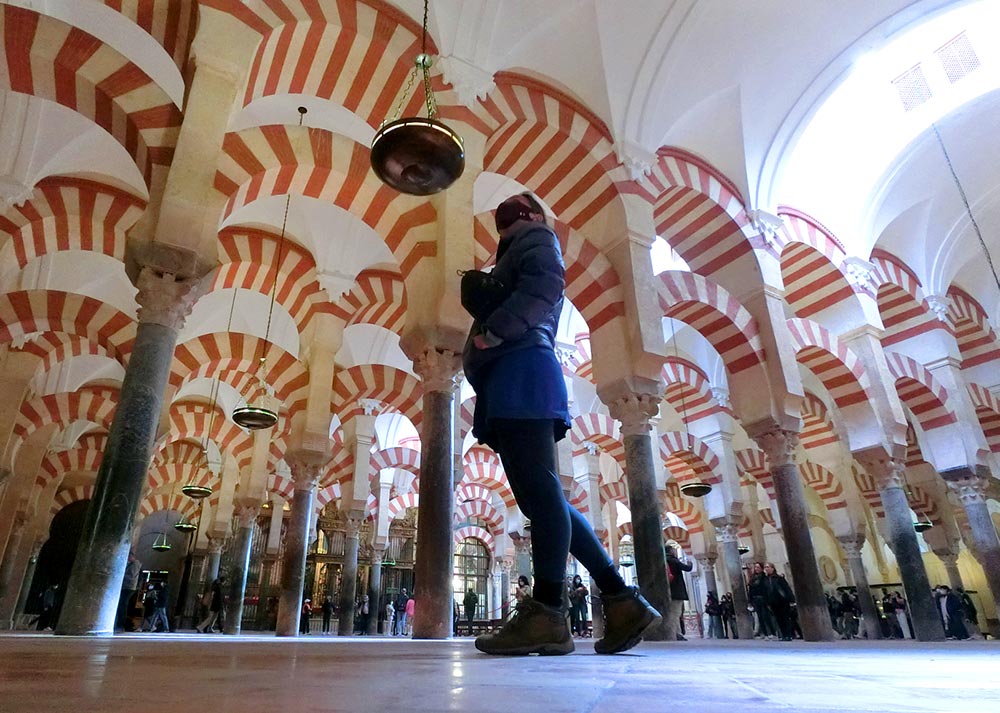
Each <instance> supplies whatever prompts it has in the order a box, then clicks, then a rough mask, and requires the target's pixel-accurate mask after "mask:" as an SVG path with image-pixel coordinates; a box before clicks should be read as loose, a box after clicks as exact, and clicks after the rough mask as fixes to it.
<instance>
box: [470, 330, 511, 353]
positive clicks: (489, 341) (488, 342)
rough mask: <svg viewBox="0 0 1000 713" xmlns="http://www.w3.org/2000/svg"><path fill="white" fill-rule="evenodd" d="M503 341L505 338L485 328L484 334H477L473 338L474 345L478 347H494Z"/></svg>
mask: <svg viewBox="0 0 1000 713" xmlns="http://www.w3.org/2000/svg"><path fill="white" fill-rule="evenodd" d="M502 343H503V340H502V339H500V337H498V336H496V335H495V334H491V333H490V332H489V331H486V330H483V333H482V334H477V335H476V336H474V337H473V338H472V345H473V346H474V347H475V348H476V349H492V348H493V347H497V346H500V345H501V344H502Z"/></svg>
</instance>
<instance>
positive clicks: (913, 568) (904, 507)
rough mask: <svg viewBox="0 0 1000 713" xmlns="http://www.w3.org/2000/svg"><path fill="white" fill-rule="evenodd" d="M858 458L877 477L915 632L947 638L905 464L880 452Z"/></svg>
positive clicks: (929, 637) (936, 638)
mask: <svg viewBox="0 0 1000 713" xmlns="http://www.w3.org/2000/svg"><path fill="white" fill-rule="evenodd" d="M858 460H859V461H861V464H862V465H863V466H864V467H865V469H866V470H867V471H868V473H869V475H871V476H872V477H873V478H874V479H875V485H876V487H877V488H878V491H879V498H881V500H882V509H883V510H884V511H885V521H886V525H887V526H888V531H889V543H888V544H889V547H890V549H892V551H893V554H895V556H896V564H897V565H898V566H899V573H900V577H901V578H902V580H903V590H904V591H905V594H906V600H907V602H908V603H909V606H910V620H911V621H912V622H913V635H914V637H915V638H916V639H917V640H919V641H942V640H944V628H943V627H942V626H941V615H940V613H939V612H938V608H937V606H936V605H935V602H934V595H933V594H932V593H931V584H930V580H929V579H928V578H927V570H926V569H925V568H924V559H923V556H922V555H921V554H920V545H919V544H918V542H917V533H916V532H915V531H914V529H913V514H912V513H911V512H910V504H909V502H907V500H906V492H905V491H904V489H903V488H904V485H905V481H904V477H903V476H904V473H905V470H906V466H905V464H904V463H903V462H902V461H900V460H896V459H894V458H889V457H888V456H887V455H886V454H885V453H884V451H883V452H881V454H880V453H869V454H858Z"/></svg>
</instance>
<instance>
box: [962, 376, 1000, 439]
mask: <svg viewBox="0 0 1000 713" xmlns="http://www.w3.org/2000/svg"><path fill="white" fill-rule="evenodd" d="M969 396H970V398H971V399H972V405H973V406H974V407H975V409H976V416H977V417H978V418H979V425H980V426H981V427H982V429H983V435H984V436H985V437H986V443H987V444H988V445H989V447H990V451H992V452H993V453H1000V398H997V397H996V396H994V395H993V393H992V392H991V391H990V390H989V389H987V388H986V387H985V386H981V385H979V384H969Z"/></svg>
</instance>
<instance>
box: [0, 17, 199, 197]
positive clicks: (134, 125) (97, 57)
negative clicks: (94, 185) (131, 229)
mask: <svg viewBox="0 0 1000 713" xmlns="http://www.w3.org/2000/svg"><path fill="white" fill-rule="evenodd" d="M0 34H2V35H3V37H4V38H5V42H4V45H5V49H6V52H5V53H4V55H3V56H0V86H6V87H9V88H10V90H11V91H13V92H17V93H20V94H29V95H31V96H35V97H38V98H40V99H46V100H48V101H52V102H55V103H57V104H61V105H62V106H65V107H67V108H69V109H72V110H73V111H76V112H78V113H79V114H81V115H82V116H84V117H85V118H87V119H89V120H91V121H93V122H94V123H95V124H97V125H98V126H100V127H101V128H102V129H104V130H105V131H107V132H108V133H109V134H111V136H112V137H114V138H115V139H116V140H117V141H118V143H120V144H121V145H122V146H123V147H124V148H125V150H126V151H127V152H128V153H129V155H130V156H131V157H132V158H133V160H134V161H135V163H136V166H137V167H138V169H139V172H140V173H142V175H143V177H144V178H145V180H146V184H147V185H149V183H150V180H151V178H152V171H153V166H154V165H161V166H168V165H170V162H171V160H172V159H173V155H174V146H175V145H176V143H177V135H178V133H179V131H180V124H181V112H180V110H179V109H178V108H177V107H176V106H175V105H174V103H173V101H171V99H170V97H169V96H168V95H167V94H166V92H164V91H163V89H161V88H160V87H159V86H158V85H157V84H156V83H155V82H154V81H153V80H152V79H150V78H149V76H147V75H146V73H145V72H143V71H142V70H141V69H140V68H139V67H138V66H136V65H135V64H133V63H132V62H130V61H129V60H128V59H127V58H125V57H124V56H122V55H121V54H119V53H118V52H117V51H116V50H114V49H112V48H111V47H109V46H108V45H106V44H104V43H103V42H102V41H101V40H99V39H97V38H96V37H93V36H92V35H90V34H88V33H86V32H84V31H83V30H81V29H79V28H76V27H73V26H71V25H68V24H66V23H64V22H61V21H60V20H57V19H55V18H53V17H49V16H47V15H42V14H39V13H37V12H33V11H32V10H28V9H25V8H22V7H14V6H12V5H4V6H3V8H2V11H0Z"/></svg>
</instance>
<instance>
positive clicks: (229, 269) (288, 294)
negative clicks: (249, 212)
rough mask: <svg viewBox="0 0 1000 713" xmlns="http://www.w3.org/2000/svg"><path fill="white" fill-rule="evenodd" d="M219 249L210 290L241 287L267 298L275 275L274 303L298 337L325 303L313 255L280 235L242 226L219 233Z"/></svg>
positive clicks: (272, 287)
mask: <svg viewBox="0 0 1000 713" xmlns="http://www.w3.org/2000/svg"><path fill="white" fill-rule="evenodd" d="M219 247H220V248H221V250H220V255H221V258H222V261H223V262H222V264H221V265H220V266H219V268H218V270H217V271H216V273H215V279H214V280H213V282H212V290H213V291H214V290H222V289H232V288H240V289H244V290H251V291H253V292H260V293H261V294H263V295H270V294H271V291H272V290H273V289H274V281H275V277H276V275H277V276H278V278H279V279H278V289H277V291H276V292H275V293H274V300H275V302H277V303H278V304H279V305H281V306H282V307H284V309H285V311H286V312H288V314H289V316H290V317H291V318H292V321H294V322H295V325H296V326H297V327H298V330H299V334H300V335H301V334H302V333H303V332H304V331H305V329H306V327H307V326H308V325H309V321H310V320H311V319H312V316H313V314H314V313H315V312H316V310H317V309H318V307H319V304H321V303H322V302H324V301H325V300H326V296H325V294H324V293H323V292H322V289H321V288H320V285H319V283H318V282H317V281H316V262H315V260H313V256H312V254H311V253H310V252H309V251H308V250H306V249H304V248H302V247H300V246H299V245H296V244H295V243H294V242H293V241H292V240H291V239H289V238H288V236H286V237H285V240H284V241H282V240H281V237H280V235H277V234H275V233H272V232H270V231H268V230H259V229H257V228H247V227H244V226H238V227H230V228H226V229H224V230H222V231H221V232H220V233H219ZM279 252H280V253H281V257H280V262H279V257H278V253H279Z"/></svg>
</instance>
